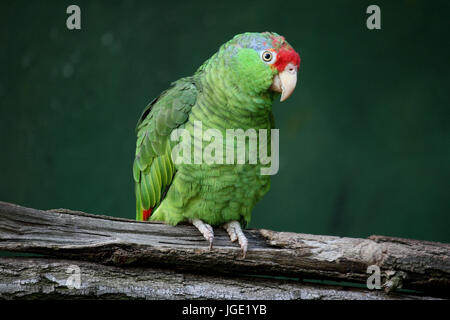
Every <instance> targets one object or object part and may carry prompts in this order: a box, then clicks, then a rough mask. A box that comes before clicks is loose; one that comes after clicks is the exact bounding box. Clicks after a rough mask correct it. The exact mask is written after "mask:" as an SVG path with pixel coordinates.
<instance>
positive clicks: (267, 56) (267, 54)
mask: <svg viewBox="0 0 450 320" xmlns="http://www.w3.org/2000/svg"><path fill="white" fill-rule="evenodd" d="M261 59H262V60H263V61H264V62H265V63H268V64H272V63H274V62H275V60H276V59H277V55H276V53H275V52H273V51H269V50H265V51H263V52H262V53H261Z"/></svg>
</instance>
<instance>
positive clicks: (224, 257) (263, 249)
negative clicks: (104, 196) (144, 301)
mask: <svg viewBox="0 0 450 320" xmlns="http://www.w3.org/2000/svg"><path fill="white" fill-rule="evenodd" d="M245 235H246V236H247V238H248V239H249V251H248V253H247V257H246V259H242V257H241V255H242V254H241V251H240V248H239V246H238V245H236V244H232V243H231V242H230V241H229V238H228V235H227V234H226V233H225V231H222V230H220V229H216V230H215V239H214V248H213V250H211V251H209V250H208V245H207V243H206V241H205V240H204V239H203V237H202V236H201V235H200V234H199V233H198V231H197V230H196V229H195V228H194V227H192V226H188V225H181V226H177V227H171V226H168V225H165V224H161V223H150V222H138V221H134V220H127V219H120V218H112V217H105V216H99V215H90V214H86V213H82V212H75V211H70V210H66V209H58V210H51V211H42V210H36V209H31V208H25V207H21V206H17V205H13V204H9V203H4V202H0V250H6V251H15V252H28V253H40V254H45V255H47V256H51V257H54V258H64V259H75V260H84V261H90V262H94V263H99V264H102V265H110V266H114V267H121V269H120V270H124V269H123V268H124V267H126V270H127V272H128V271H130V270H134V269H132V268H149V267H151V268H162V267H164V268H165V269H170V270H172V271H171V272H176V273H179V272H185V273H186V272H188V273H195V274H204V275H203V276H204V277H208V274H209V276H212V274H214V275H220V274H221V275H227V278H226V279H229V280H230V281H231V282H230V283H232V281H233V279H232V277H236V275H269V276H284V277H293V278H300V279H321V280H324V279H328V280H334V281H347V282H356V283H362V284H365V283H366V280H367V277H368V276H369V275H368V274H367V273H366V271H367V267H368V266H370V265H377V266H378V267H380V268H381V271H382V272H383V276H384V277H383V283H385V284H386V285H387V288H388V289H390V290H394V289H395V288H396V287H397V286H398V285H399V284H402V285H403V288H406V289H413V290H419V291H424V292H428V293H430V294H433V295H443V296H446V295H448V292H449V288H450V263H449V262H450V245H449V244H442V243H436V242H428V241H418V240H409V239H399V238H391V237H382V236H372V237H370V238H369V239H357V238H341V237H333V236H320V235H309V234H298V233H290V232H275V231H270V230H246V231H245ZM41 262H42V261H41ZM2 263H4V260H2ZM42 263H45V262H42ZM94 265H95V264H89V265H86V266H87V267H86V268H87V269H89V268H91V269H95V268H103V267H100V266H96V267H93V266H94ZM9 266H11V264H9ZM36 268H38V267H37V266H36ZM89 270H90V269H89ZM97 270H99V269H97ZM105 270H106V269H105ZM146 270H150V269H146ZM152 270H153V269H152ZM122 272H123V271H122ZM130 272H131V271H130ZM140 272H142V271H140ZM149 272H150V271H149ZM38 273H39V270H36V274H38ZM205 274H206V275H205ZM199 276H200V275H199ZM106 278H107V277H105V278H104V281H107V280H106ZM216 278H217V279H219V277H218V276H216ZM205 279H207V278H205ZM220 279H224V278H220ZM111 281H112V280H111ZM205 281H206V280H205ZM239 281H240V280H239ZM261 281H262V280H261ZM265 281H269V280H267V279H264V282H265ZM270 281H275V280H270ZM253 282H255V280H252V281H251V283H253ZM255 283H256V282H255ZM367 292H368V291H366V293H367Z"/></svg>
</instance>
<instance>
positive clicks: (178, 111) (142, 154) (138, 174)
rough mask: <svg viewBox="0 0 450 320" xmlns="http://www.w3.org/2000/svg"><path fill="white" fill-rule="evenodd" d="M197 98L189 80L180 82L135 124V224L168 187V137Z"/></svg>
mask: <svg viewBox="0 0 450 320" xmlns="http://www.w3.org/2000/svg"><path fill="white" fill-rule="evenodd" d="M197 94H198V90H197V86H196V84H195V82H194V79H193V78H192V77H188V78H183V79H180V80H178V81H176V82H174V83H172V87H171V88H170V89H168V90H166V91H164V92H163V93H162V94H161V95H160V96H159V97H157V98H156V99H154V100H153V101H152V102H150V104H149V105H148V106H147V107H146V108H145V109H144V112H143V113H142V115H141V117H140V119H139V121H138V124H137V126H136V133H137V143H136V157H135V159H134V163H133V178H134V181H135V193H136V219H137V220H143V216H142V212H143V210H148V209H150V208H153V209H156V207H157V206H158V205H159V204H160V203H161V201H162V197H163V196H164V194H165V192H166V190H167V188H168V187H169V186H170V184H171V183H172V179H173V176H174V174H175V171H176V170H175V166H174V164H173V161H172V156H171V151H172V150H171V146H170V143H169V142H170V134H171V133H172V131H173V130H174V129H176V128H178V127H179V126H180V125H182V124H184V123H185V122H186V121H187V119H188V117H189V113H190V111H191V108H192V106H193V105H194V104H195V102H196V100H197Z"/></svg>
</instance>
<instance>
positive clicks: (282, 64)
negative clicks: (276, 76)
mask: <svg viewBox="0 0 450 320" xmlns="http://www.w3.org/2000/svg"><path fill="white" fill-rule="evenodd" d="M289 63H292V64H293V65H294V66H296V67H297V69H298V68H299V67H300V56H299V55H298V53H297V52H295V50H294V49H292V48H289V49H287V48H285V47H281V48H280V50H279V51H278V52H277V61H276V62H275V64H274V65H275V67H276V68H277V69H278V71H279V72H282V71H283V70H284V69H285V68H286V66H287V65H288V64H289Z"/></svg>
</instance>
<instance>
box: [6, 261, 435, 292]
mask: <svg viewBox="0 0 450 320" xmlns="http://www.w3.org/2000/svg"><path fill="white" fill-rule="evenodd" d="M74 267H75V268H79V270H80V283H79V284H80V285H79V286H74V285H73V283H72V284H70V283H68V279H69V277H70V276H73V274H72V273H70V272H68V271H71V270H73V269H75V268H74ZM42 298H53V299H86V298H88V299H89V298H96V299H124V298H126V299H171V300H177V299H233V300H246V299H250V300H260V299H261V300H271V299H277V300H293V299H296V300H297V299H301V300H335V299H345V300H356V299H357V300H385V299H400V300H409V299H431V298H430V297H423V296H417V295H412V294H391V295H386V294H384V293H383V292H382V291H366V290H363V289H357V288H344V287H340V286H325V285H311V284H304V283H301V282H299V281H287V280H276V279H263V278H250V277H236V276H232V277H224V276H211V275H202V274H193V273H181V272H176V271H173V270H168V269H155V268H137V267H130V268H126V269H124V268H119V267H114V266H104V265H100V264H96V263H91V262H83V261H76V260H75V261H74V260H55V259H47V258H23V257H20V258H17V257H8V258H5V257H3V258H0V299H42Z"/></svg>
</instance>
